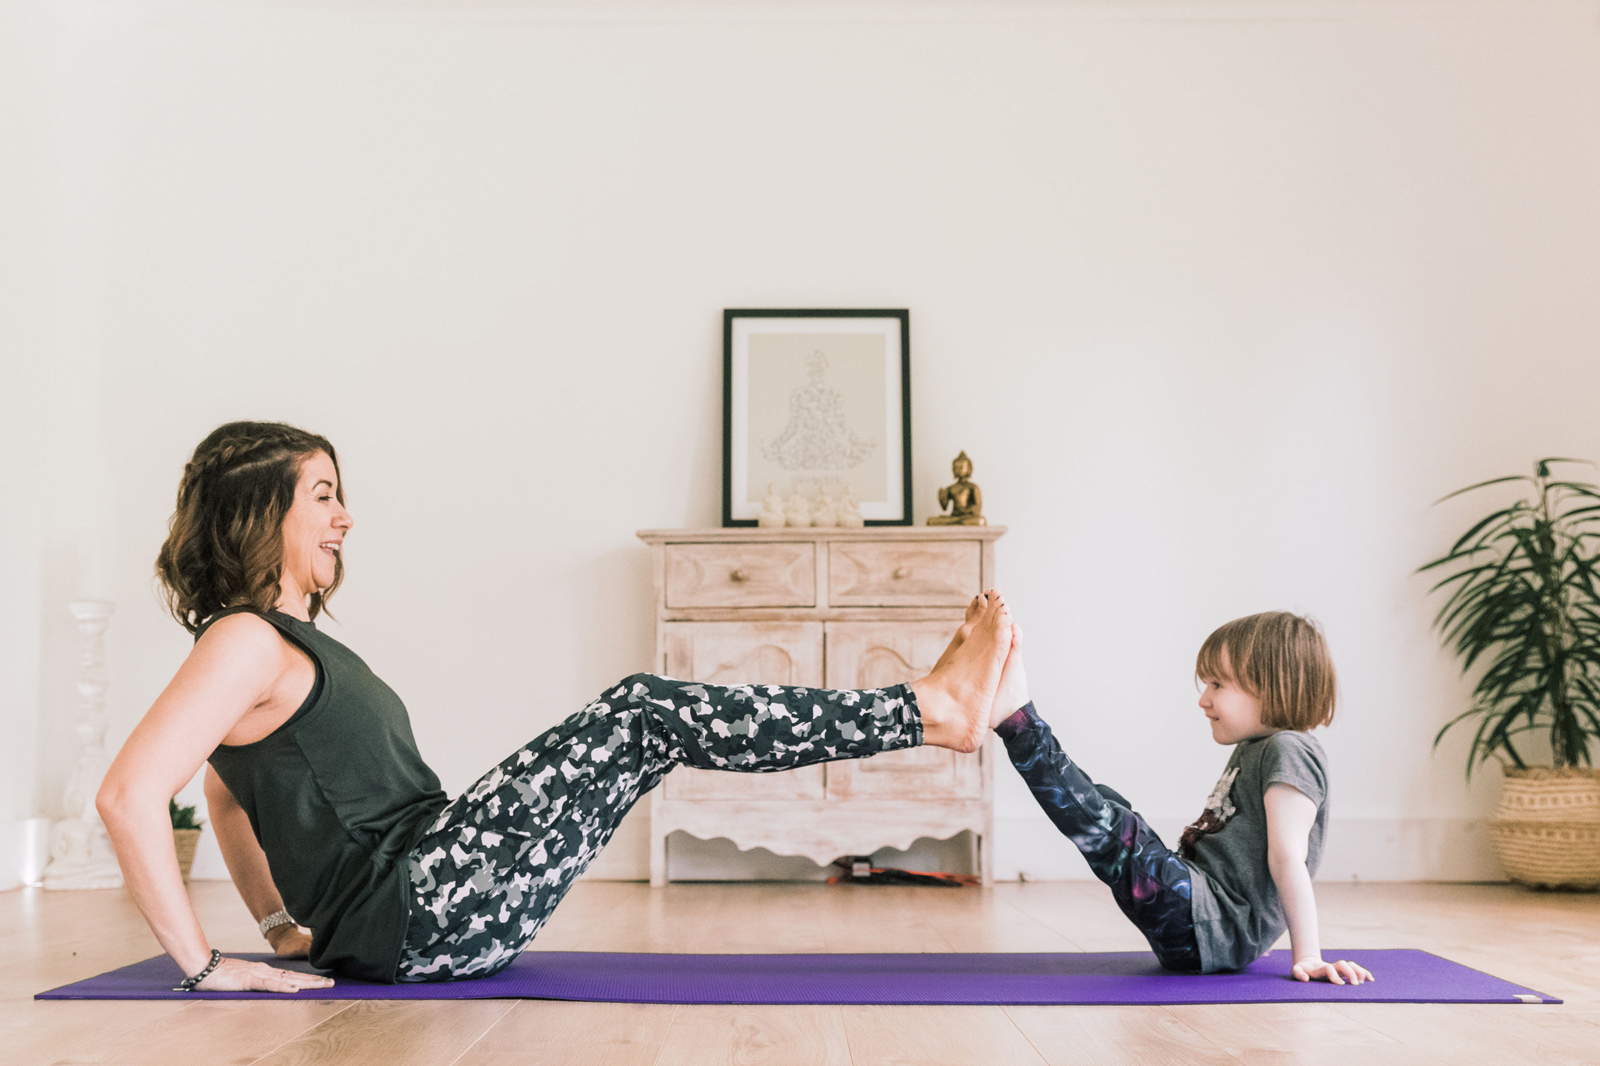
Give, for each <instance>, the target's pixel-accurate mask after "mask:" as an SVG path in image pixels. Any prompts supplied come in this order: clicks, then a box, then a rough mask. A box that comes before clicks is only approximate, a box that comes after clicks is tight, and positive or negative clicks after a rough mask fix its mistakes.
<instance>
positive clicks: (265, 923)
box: [261, 908, 294, 936]
mask: <svg viewBox="0 0 1600 1066" xmlns="http://www.w3.org/2000/svg"><path fill="white" fill-rule="evenodd" d="M293 924H294V919H293V918H291V917H289V912H288V911H286V910H283V909H282V908H280V909H278V910H277V911H276V912H274V913H272V914H269V915H267V916H266V917H265V918H263V919H261V935H262V936H266V935H267V934H268V933H269V932H271V931H272V930H274V929H276V928H278V926H280V925H293Z"/></svg>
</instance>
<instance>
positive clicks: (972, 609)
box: [929, 592, 988, 673]
mask: <svg viewBox="0 0 1600 1066" xmlns="http://www.w3.org/2000/svg"><path fill="white" fill-rule="evenodd" d="M987 603H988V601H987V600H986V599H984V596H983V593H981V592H980V593H978V594H977V595H976V596H974V597H972V602H971V603H969V604H967V617H966V618H964V619H962V621H961V624H960V625H959V626H957V627H956V635H955V636H953V637H951V638H950V643H949V645H948V646H946V648H945V649H944V651H942V652H940V653H939V661H938V662H936V663H934V664H933V669H934V670H937V669H939V667H941V666H943V665H944V664H945V663H947V662H949V661H950V656H952V655H954V654H955V651H956V649H957V648H959V647H961V645H962V642H963V641H965V640H966V639H967V638H968V637H969V636H971V635H972V627H973V626H975V625H977V623H978V619H979V618H981V617H983V608H984V606H985V605H986V604H987ZM932 672H933V671H932V670H930V671H929V673H932Z"/></svg>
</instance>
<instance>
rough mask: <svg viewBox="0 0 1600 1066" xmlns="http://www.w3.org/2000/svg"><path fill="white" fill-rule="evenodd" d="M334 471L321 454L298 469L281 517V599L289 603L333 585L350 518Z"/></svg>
mask: <svg viewBox="0 0 1600 1066" xmlns="http://www.w3.org/2000/svg"><path fill="white" fill-rule="evenodd" d="M338 490H339V472H338V471H337V470H335V469H334V468H333V460H332V459H330V458H328V455H327V453H326V452H316V453H314V454H313V455H311V456H310V457H309V458H307V459H306V461H305V462H304V463H303V464H301V466H300V480H299V481H298V482H296V484H295V487H294V503H293V504H291V505H290V506H289V513H288V514H286V515H284V516H283V577H282V579H281V581H280V584H281V585H282V586H283V594H284V596H285V597H286V598H290V599H291V600H292V602H296V603H302V604H303V603H304V602H305V597H307V596H309V595H311V594H312V593H313V592H316V591H318V590H320V589H325V588H327V587H328V586H329V585H331V584H333V579H334V575H335V571H336V569H337V567H338V563H339V552H340V551H342V550H343V547H344V538H345V536H346V535H347V534H348V533H349V532H350V528H351V527H352V526H353V525H355V519H353V518H351V517H350V512H349V511H346V510H345V509H344V504H342V503H340V502H339V492H338Z"/></svg>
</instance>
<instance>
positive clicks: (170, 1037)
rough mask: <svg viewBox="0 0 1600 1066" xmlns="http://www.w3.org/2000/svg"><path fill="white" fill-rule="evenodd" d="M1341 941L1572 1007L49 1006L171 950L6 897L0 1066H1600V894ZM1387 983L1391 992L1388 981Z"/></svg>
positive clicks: (616, 907) (1074, 927)
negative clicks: (1474, 970) (44, 996)
mask: <svg viewBox="0 0 1600 1066" xmlns="http://www.w3.org/2000/svg"><path fill="white" fill-rule="evenodd" d="M191 887H192V894H193V896H194V899H195V903H196V906H197V908H198V910H199V912H200V915H201V918H202V920H203V921H204V922H205V925H206V927H207V929H208V930H210V932H211V936H212V940H213V943H215V944H217V945H218V946H220V947H222V948H223V949H224V950H227V949H233V950H239V951H253V950H259V949H260V947H261V941H260V939H259V938H258V937H257V936H256V933H255V929H254V925H253V923H252V922H251V920H250V918H249V915H248V914H246V912H245V910H244V907H243V905H242V904H241V903H240V902H239V899H238V897H237V896H236V895H235V894H234V892H233V888H232V886H231V885H229V884H227V883H223V882H204V883H196V884H194V885H193V886H191ZM1317 894H1318V897H1319V899H1320V900H1321V904H1322V911H1323V929H1324V941H1325V942H1326V943H1330V944H1334V945H1338V946H1344V947H1353V948H1354V947H1366V948H1378V947H1390V948H1393V947H1417V948H1425V949H1427V950H1430V951H1434V952H1437V953H1439V954H1441V955H1446V956H1448V957H1450V958H1452V959H1455V960H1457V961H1459V962H1463V963H1466V964H1467V965H1470V966H1475V967H1478V968H1480V969H1483V970H1487V971H1489V972H1491V973H1494V974H1496V975H1498V976H1500V977H1504V978H1506V979H1508V980H1511V981H1515V982H1517V983H1519V984H1524V985H1528V986H1530V987H1533V988H1537V989H1539V990H1540V991H1543V992H1548V993H1550V994H1552V995H1556V996H1560V997H1562V998H1563V999H1565V1000H1566V1001H1567V1002H1566V1004H1565V1005H1562V1006H1542V1005H1541V1006H1531V1005H1530V1006H1437V1005H1435V1006H1414V1005H1398V1004H1396V1005H1390V1004H1351V1005H1348V1006H1340V1005H1321V1004H1308V1005H1258V1006H1246V1005H1239V1006H1203V1007H672V1006H640V1005H623V1004H585V1003H554V1002H543V1001H535V1000H517V1001H507V1000H481V1001H476V1002H474V1001H470V1000H457V1001H453V1002H421V1003H396V1002H389V1003H385V1002H375V1001H351V1002H337V1001H334V1002H328V1001H324V1002H311V1001H299V1002H296V1001H294V1000H293V999H292V998H291V997H285V999H284V1001H282V1002H272V1003H256V1002H248V1003H238V1002H234V1003H222V1002H211V1003H207V1002H203V1001H199V1000H196V1001H192V1002H152V1003H138V1002H48V1003H40V1002H35V1001H33V1000H32V999H30V998H29V997H31V996H32V995H33V993H35V992H38V991H41V990H43V989H46V988H50V987H54V986H55V985H58V984H63V983H66V982H68V981H74V980H78V979H81V978H84V977H88V976H91V975H93V974H95V973H98V972H100V971H102V970H106V969H109V968H111V967H115V966H121V965H124V964H126V963H129V962H133V961H136V960H138V959H141V958H145V957H148V956H149V955H152V954H154V953H155V952H156V946H155V941H154V940H153V939H152V938H151V937H150V935H149V933H148V932H147V931H146V930H145V927H144V925H143V923H142V922H141V921H140V920H139V917H138V914H137V913H136V912H135V911H134V909H133V906H132V904H131V903H130V902H129V900H128V898H127V897H126V895H124V894H123V893H122V892H120V891H115V892H61V893H44V892H41V891H39V890H37V889H23V890H18V891H13V892H6V893H0V960H4V965H3V966H0V997H3V998H0V1066H46V1064H50V1063H100V1064H124V1066H133V1064H150V1066H224V1064H229V1066H244V1064H247V1063H259V1064H263V1066H264V1064H272V1066H282V1064H290V1063H296V1064H303V1063H340V1064H351V1066H359V1064H366V1063H372V1064H381V1066H412V1064H416V1066H424V1064H426V1066H435V1064H436V1066H447V1064H460V1066H469V1064H471V1066H488V1064H492V1063H605V1064H610V1066H624V1064H635V1063H639V1064H653V1066H669V1064H673V1066H675V1064H680V1063H681V1064H689V1063H693V1064H696V1066H703V1064H716V1063H750V1064H755V1063H771V1064H778V1063H796V1064H804V1066H824V1064H835V1063H854V1064H857V1066H862V1064H866V1063H910V1064H917V1066H935V1064H941V1063H959V1064H963V1066H966V1064H973V1063H983V1064H1004V1063H1030V1064H1039V1063H1050V1064H1054V1066H1066V1064H1069V1063H1084V1064H1094V1066H1109V1064H1117V1063H1138V1064H1141V1066H1159V1064H1164V1063H1200V1064H1217V1066H1221V1064H1230V1063H1251V1064H1287V1063H1301V1062H1307V1063H1310V1062H1315V1063H1339V1064H1342V1066H1343V1064H1355V1066H1367V1064H1380V1066H1381V1064H1387V1063H1432V1062H1439V1063H1452V1064H1460V1063H1479V1062H1481V1063H1496V1064H1499V1063H1600V896H1596V895H1556V894H1544V893H1533V892H1527V891H1523V890H1520V889H1515V888H1510V887H1505V886H1490V885H1343V884H1340V885H1319V886H1318V889H1317ZM536 947H538V948H543V949H547V950H574V949H586V950H599V951H608V950H609V951H678V952H683V951H730V952H745V951H751V952H754V951H774V952H781V951H807V952H809V951H906V952H915V951H1119V950H1136V949H1141V948H1143V947H1144V945H1143V943H1142V941H1141V940H1140V939H1139V937H1138V935H1137V934H1136V933H1134V932H1133V930H1132V929H1131V927H1129V926H1128V925H1127V923H1126V922H1125V921H1124V920H1123V918H1122V917H1121V915H1120V914H1118V913H1117V912H1116V910H1115V908H1114V907H1113V905H1112V904H1111V901H1110V898H1109V896H1108V895H1107V893H1106V892H1105V891H1104V890H1103V889H1101V888H1099V886H1097V885H1092V884H1076V883H1072V884H1026V885H999V886H996V887H995V888H994V889H992V890H982V889H977V888H971V889H941V888H896V887H869V886H838V887H828V886H825V885H809V884H806V885H799V884H782V885H779V884H701V885H695V884H675V885H670V886H668V887H667V888H665V889H657V890H653V891H652V890H651V889H650V888H649V887H648V886H646V885H640V884H622V883H613V882H594V881H589V882H582V883H580V884H579V885H578V886H577V887H576V888H575V889H574V890H573V892H572V894H571V896H570V897H569V898H568V899H567V900H566V902H564V903H563V904H562V906H561V909H560V910H559V911H558V912H557V913H556V916H555V918H554V919H553V920H552V922H551V923H550V925H549V927H548V928H547V929H546V930H545V931H544V933H543V934H541V936H540V938H539V940H538V941H537V943H536ZM1380 977H1381V974H1380Z"/></svg>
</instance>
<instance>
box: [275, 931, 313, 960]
mask: <svg viewBox="0 0 1600 1066" xmlns="http://www.w3.org/2000/svg"><path fill="white" fill-rule="evenodd" d="M267 943H269V944H271V945H272V953H273V954H274V955H276V956H278V958H280V959H303V958H305V957H306V956H307V955H310V954H311V933H310V931H308V930H306V929H302V928H300V927H299V926H298V925H280V926H277V927H276V928H274V929H270V930H268V932H267Z"/></svg>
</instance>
